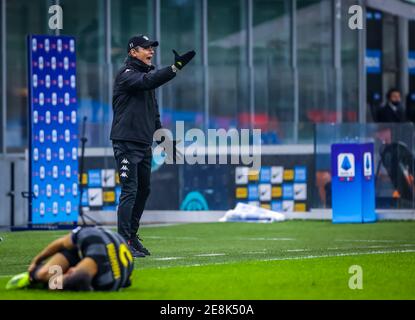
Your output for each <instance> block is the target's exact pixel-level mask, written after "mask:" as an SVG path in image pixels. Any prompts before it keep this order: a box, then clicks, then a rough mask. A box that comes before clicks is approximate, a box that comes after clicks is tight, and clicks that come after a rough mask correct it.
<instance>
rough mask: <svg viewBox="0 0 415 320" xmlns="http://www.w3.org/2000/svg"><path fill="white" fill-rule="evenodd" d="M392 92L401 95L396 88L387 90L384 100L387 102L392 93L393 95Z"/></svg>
mask: <svg viewBox="0 0 415 320" xmlns="http://www.w3.org/2000/svg"><path fill="white" fill-rule="evenodd" d="M394 92H399V93H401V90H399V89H398V88H391V89H389V90H388V93H387V94H386V99H388V100H389V99H390V98H391V95H392V93H394Z"/></svg>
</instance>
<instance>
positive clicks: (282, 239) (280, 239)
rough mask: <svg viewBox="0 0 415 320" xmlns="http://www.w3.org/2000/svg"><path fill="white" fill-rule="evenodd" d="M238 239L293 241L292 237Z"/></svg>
mask: <svg viewBox="0 0 415 320" xmlns="http://www.w3.org/2000/svg"><path fill="white" fill-rule="evenodd" d="M239 240H254V241H293V240H295V239H292V238H240V239H239Z"/></svg>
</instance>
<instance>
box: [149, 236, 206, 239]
mask: <svg viewBox="0 0 415 320" xmlns="http://www.w3.org/2000/svg"><path fill="white" fill-rule="evenodd" d="M146 239H166V240H198V239H199V238H196V237H161V236H146Z"/></svg>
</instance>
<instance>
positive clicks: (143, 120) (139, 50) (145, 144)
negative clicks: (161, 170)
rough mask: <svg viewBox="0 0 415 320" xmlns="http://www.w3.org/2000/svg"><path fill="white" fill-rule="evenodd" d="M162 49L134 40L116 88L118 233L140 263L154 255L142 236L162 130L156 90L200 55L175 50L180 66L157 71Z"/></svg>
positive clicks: (143, 38)
mask: <svg viewBox="0 0 415 320" xmlns="http://www.w3.org/2000/svg"><path fill="white" fill-rule="evenodd" d="M158 44H159V43H158V42H157V41H152V40H149V38H148V37H146V36H143V35H140V36H135V37H132V38H131V39H130V40H129V41H128V47H127V52H128V57H127V59H126V61H125V65H124V66H123V67H122V68H121V69H120V71H119V72H118V74H117V76H116V78H115V82H114V92H113V101H112V107H113V111H114V118H113V122H112V128H111V136H110V139H111V140H112V143H113V149H114V156H115V160H116V162H117V168H118V173H119V176H120V183H121V195H120V199H119V205H118V212H117V218H118V233H119V234H120V235H121V236H123V237H124V238H125V239H126V241H127V242H128V244H129V246H130V250H131V252H132V253H133V255H134V256H135V257H144V256H146V255H149V254H150V252H149V251H148V250H147V249H146V248H144V246H143V245H142V243H141V242H140V239H139V237H138V235H137V232H138V228H139V226H140V219H141V216H142V214H143V210H144V206H145V203H146V200H147V198H148V196H149V194H150V174H151V159H152V149H151V145H152V143H153V134H154V132H155V131H156V130H158V129H160V128H161V127H162V126H161V122H160V113H159V109H158V105H157V100H156V98H155V94H154V90H155V89H156V88H158V87H160V86H161V85H163V84H165V83H166V82H168V81H170V80H171V79H173V78H174V77H175V76H176V73H177V72H178V70H180V69H182V68H183V67H184V66H185V65H186V64H187V63H189V61H190V60H192V59H193V57H194V56H195V52H194V51H189V52H187V53H185V54H184V55H182V56H180V55H178V54H177V52H176V51H174V50H173V52H174V59H175V61H174V64H173V65H171V66H168V67H165V68H162V69H160V70H157V71H153V70H154V69H155V68H154V66H153V65H152V62H151V60H152V58H153V56H154V53H155V48H156V47H157V46H158Z"/></svg>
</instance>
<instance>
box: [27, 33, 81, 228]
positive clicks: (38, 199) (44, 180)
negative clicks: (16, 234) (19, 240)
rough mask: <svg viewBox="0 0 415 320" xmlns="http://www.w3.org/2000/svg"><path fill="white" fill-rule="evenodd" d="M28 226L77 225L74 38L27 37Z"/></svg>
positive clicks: (76, 123) (76, 106)
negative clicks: (62, 223) (63, 223)
mask: <svg viewBox="0 0 415 320" xmlns="http://www.w3.org/2000/svg"><path fill="white" fill-rule="evenodd" d="M28 62H29V63H28V66H29V72H28V76H29V79H28V86H29V111H30V112H29V124H30V125H29V128H30V133H29V134H30V136H29V157H30V159H29V165H30V177H29V181H30V182H29V184H30V185H29V190H30V192H31V194H32V195H33V197H32V199H31V201H30V207H29V222H30V223H32V224H50V223H60V222H76V221H77V220H78V205H79V194H78V122H77V109H78V102H77V94H76V50H75V39H74V38H73V37H68V36H47V35H30V36H28Z"/></svg>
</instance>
